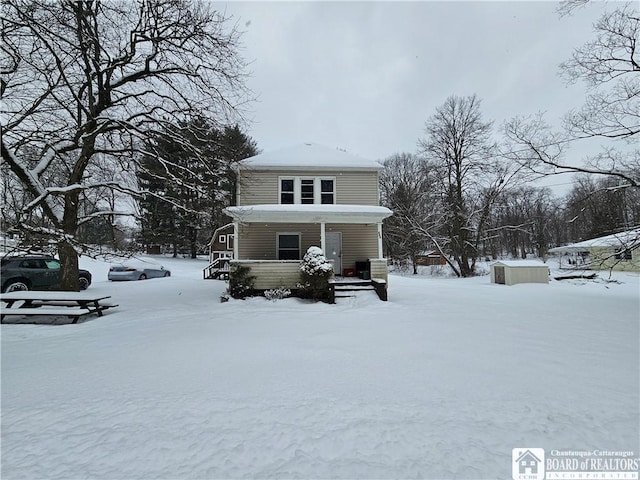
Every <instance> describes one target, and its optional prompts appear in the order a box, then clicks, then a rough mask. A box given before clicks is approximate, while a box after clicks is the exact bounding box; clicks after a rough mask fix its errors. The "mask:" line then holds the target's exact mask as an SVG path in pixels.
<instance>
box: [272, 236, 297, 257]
mask: <svg viewBox="0 0 640 480" xmlns="http://www.w3.org/2000/svg"><path fill="white" fill-rule="evenodd" d="M277 241H278V260H300V234H299V233H278V240H277Z"/></svg>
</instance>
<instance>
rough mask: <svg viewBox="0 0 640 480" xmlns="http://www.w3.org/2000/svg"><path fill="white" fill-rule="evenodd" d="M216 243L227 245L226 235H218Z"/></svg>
mask: <svg viewBox="0 0 640 480" xmlns="http://www.w3.org/2000/svg"><path fill="white" fill-rule="evenodd" d="M218 242H220V243H227V236H226V235H220V236H218Z"/></svg>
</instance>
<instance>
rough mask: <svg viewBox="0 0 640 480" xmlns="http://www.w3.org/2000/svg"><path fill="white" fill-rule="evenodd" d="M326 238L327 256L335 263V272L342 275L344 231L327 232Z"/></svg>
mask: <svg viewBox="0 0 640 480" xmlns="http://www.w3.org/2000/svg"><path fill="white" fill-rule="evenodd" d="M324 240H325V242H326V246H325V256H326V257H327V259H328V260H330V261H331V262H332V263H333V271H334V272H335V274H336V275H342V232H327V233H326V234H325V236H324Z"/></svg>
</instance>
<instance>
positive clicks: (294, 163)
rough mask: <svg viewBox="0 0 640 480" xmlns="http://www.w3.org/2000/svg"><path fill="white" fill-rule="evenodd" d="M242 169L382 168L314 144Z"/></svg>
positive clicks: (254, 160) (259, 158)
mask: <svg viewBox="0 0 640 480" xmlns="http://www.w3.org/2000/svg"><path fill="white" fill-rule="evenodd" d="M240 168H250V169H264V170H276V169H282V168H287V169H291V168H302V169H305V170H308V169H313V170H336V169H338V170H380V169H381V168H382V166H381V165H380V164H379V163H378V162H376V161H373V160H369V159H367V158H362V157H359V156H357V155H353V154H351V153H347V152H346V151H344V150H339V149H337V148H329V147H325V146H322V145H317V144H315V143H303V144H301V145H296V146H294V147H289V148H284V149H280V150H275V151H272V152H267V153H261V154H259V155H255V156H253V157H249V158H246V159H244V160H242V161H241V162H240Z"/></svg>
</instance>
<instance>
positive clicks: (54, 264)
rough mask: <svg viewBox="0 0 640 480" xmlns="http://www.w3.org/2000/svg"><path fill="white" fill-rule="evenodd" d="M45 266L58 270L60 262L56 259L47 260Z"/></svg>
mask: <svg viewBox="0 0 640 480" xmlns="http://www.w3.org/2000/svg"><path fill="white" fill-rule="evenodd" d="M46 263H47V268H49V269H51V270H60V262H59V261H58V260H47V261H46Z"/></svg>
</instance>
